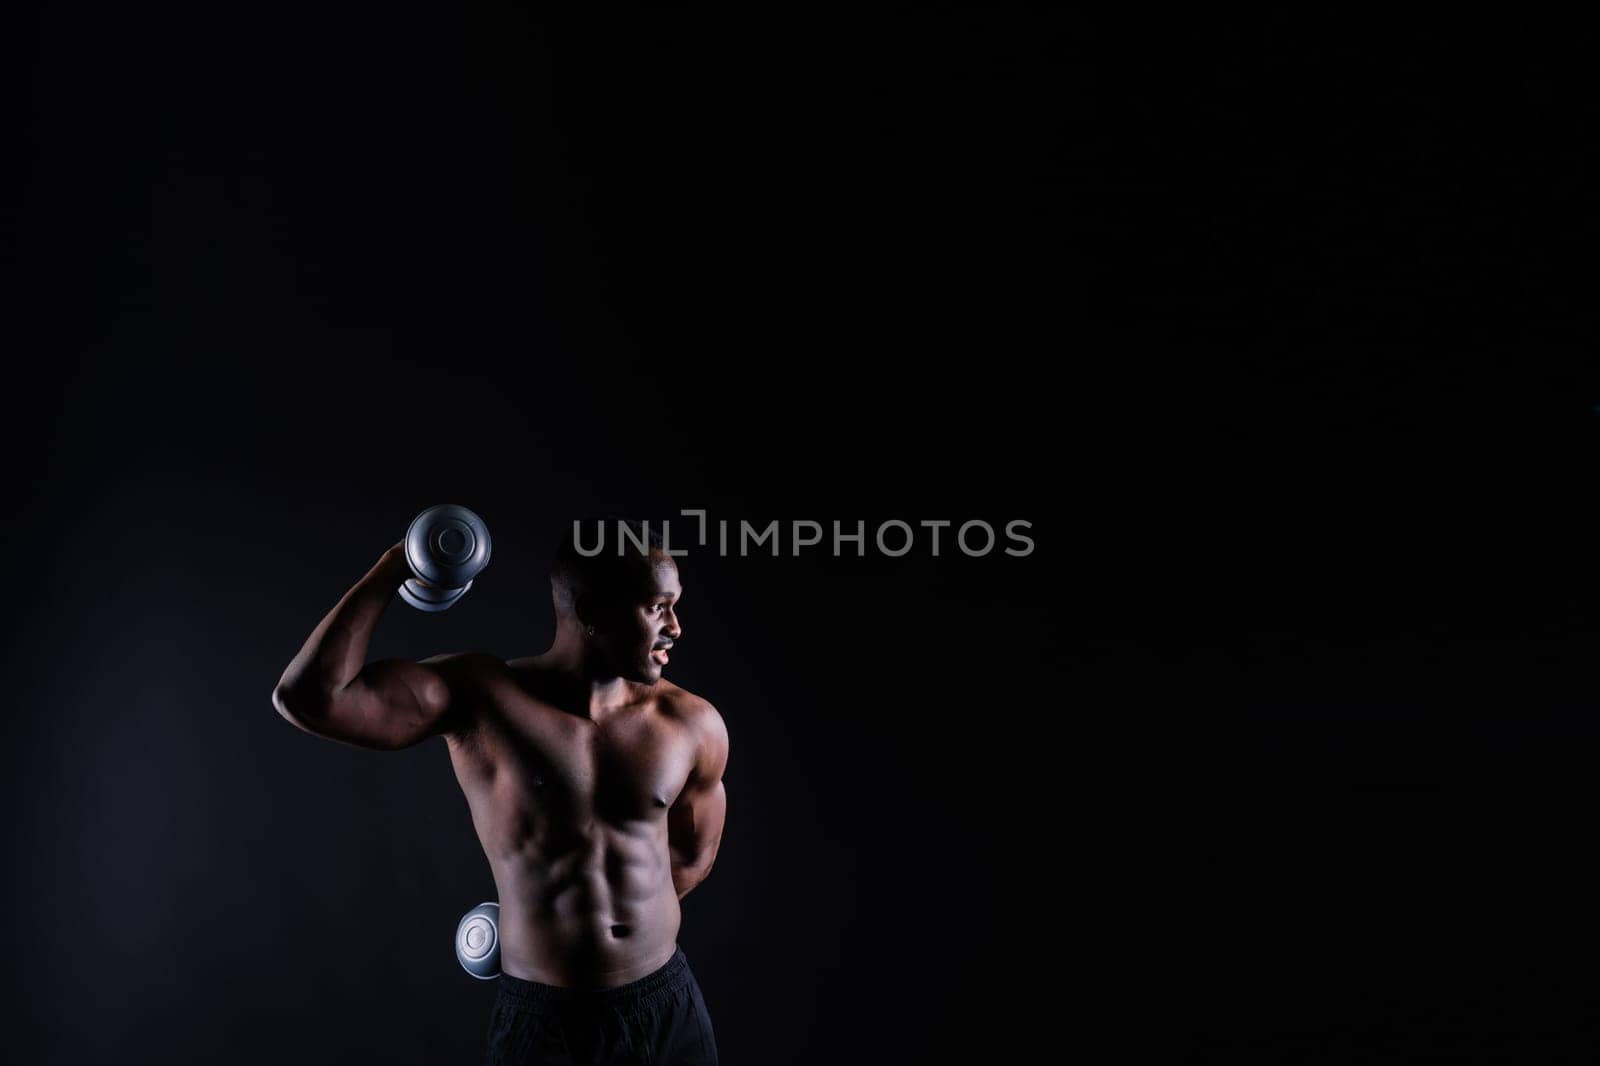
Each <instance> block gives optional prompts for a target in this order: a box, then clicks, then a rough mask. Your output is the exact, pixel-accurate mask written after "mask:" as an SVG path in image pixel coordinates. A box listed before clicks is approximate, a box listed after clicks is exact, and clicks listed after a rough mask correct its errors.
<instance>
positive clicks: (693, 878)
mask: <svg viewBox="0 0 1600 1066" xmlns="http://www.w3.org/2000/svg"><path fill="white" fill-rule="evenodd" d="M710 872H711V864H710V863H700V864H695V865H683V866H678V865H674V866H673V867H672V887H673V888H675V889H677V892H678V898H679V899H682V898H683V897H684V896H687V895H688V894H689V892H690V891H691V890H692V889H693V888H694V886H696V885H698V884H699V883H700V882H701V881H704V880H705V879H706V875H707V874H709V873H710Z"/></svg>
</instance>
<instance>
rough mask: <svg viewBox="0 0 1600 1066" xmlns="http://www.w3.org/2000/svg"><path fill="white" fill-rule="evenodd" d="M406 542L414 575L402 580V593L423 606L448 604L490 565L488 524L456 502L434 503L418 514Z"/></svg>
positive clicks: (428, 608) (436, 607)
mask: <svg viewBox="0 0 1600 1066" xmlns="http://www.w3.org/2000/svg"><path fill="white" fill-rule="evenodd" d="M405 546H406V547H405V551H406V564H407V565H408V566H410V567H411V573H412V575H413V576H412V577H411V578H410V579H409V580H407V581H406V582H405V584H403V585H401V586H400V598H401V599H403V600H405V601H406V602H407V603H409V604H410V605H411V606H413V607H415V608H416V609H417V610H419V611H444V610H448V609H449V608H450V606H451V605H452V604H454V603H455V602H456V601H457V600H459V599H460V598H461V597H463V596H465V595H466V594H467V590H468V589H469V588H471V587H472V579H473V578H474V577H476V576H477V575H478V573H479V571H481V570H482V569H483V568H484V567H486V566H488V565H489V549H490V543H489V527H488V526H486V525H484V524H483V519H481V518H479V517H478V516H477V515H476V514H474V513H472V512H471V511H469V510H468V509H467V508H465V507H461V506H458V505H456V504H453V503H441V504H439V505H437V506H435V507H430V508H428V509H427V510H426V511H423V512H422V513H421V514H419V515H417V517H416V518H413V519H412V520H411V526H410V528H408V529H407V530H406V539H405Z"/></svg>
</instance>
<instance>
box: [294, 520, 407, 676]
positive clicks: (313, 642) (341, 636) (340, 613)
mask: <svg viewBox="0 0 1600 1066" xmlns="http://www.w3.org/2000/svg"><path fill="white" fill-rule="evenodd" d="M410 576H411V570H410V567H408V566H407V565H406V560H405V550H404V547H403V546H402V545H400V544H396V545H395V546H394V547H392V548H390V549H389V550H388V551H386V552H384V553H383V555H382V556H381V557H380V558H379V559H378V561H377V563H375V564H374V565H373V567H372V569H370V570H368V571H367V573H366V575H365V576H364V577H362V578H361V580H360V581H358V582H356V583H355V585H353V586H352V587H351V588H350V590H349V591H348V592H346V593H345V594H344V596H343V597H341V598H340V600H339V602H338V603H337V604H335V605H334V607H333V609H332V610H331V611H329V612H328V613H327V615H326V616H325V617H324V618H323V619H322V621H321V622H319V623H317V628H315V629H313V630H312V631H311V636H309V637H307V638H306V642H305V645H304V646H303V647H301V649H300V652H299V654H297V655H296V656H295V657H294V659H292V660H291V661H290V663H289V666H288V668H287V669H285V670H284V672H283V677H282V678H281V679H280V680H279V681H278V688H279V690H281V691H284V692H289V693H307V694H312V695H326V694H327V693H330V692H337V691H338V690H340V689H342V688H344V687H345V686H346V685H348V684H349V683H350V682H351V680H352V679H354V678H355V676H356V675H357V674H359V673H360V672H361V668H362V667H363V666H364V665H365V664H366V659H367V647H368V645H369V644H370V643H371V641H372V632H373V630H374V629H376V628H377V625H378V619H379V617H381V616H382V614H383V612H384V609H385V608H386V607H388V606H389V603H390V601H391V600H392V599H393V598H394V593H395V589H397V588H399V587H400V585H401V584H403V583H404V582H405V580H406V579H407V578H409V577H410Z"/></svg>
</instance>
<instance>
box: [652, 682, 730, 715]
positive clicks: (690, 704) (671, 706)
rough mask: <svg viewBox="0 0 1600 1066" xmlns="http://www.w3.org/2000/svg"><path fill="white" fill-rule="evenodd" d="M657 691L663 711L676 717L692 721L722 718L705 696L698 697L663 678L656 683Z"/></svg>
mask: <svg viewBox="0 0 1600 1066" xmlns="http://www.w3.org/2000/svg"><path fill="white" fill-rule="evenodd" d="M655 690H656V691H655V695H656V699H657V700H658V701H659V702H660V705H661V707H662V709H663V710H665V711H667V712H668V713H669V714H672V715H674V716H676V717H679V718H683V719H686V720H690V721H693V720H699V719H704V718H706V717H708V716H712V715H715V716H716V717H718V718H720V717H721V715H720V714H719V713H718V712H717V709H716V708H715V707H713V706H712V705H711V701H710V700H708V699H706V698H705V697H704V696H697V695H695V694H694V693H693V692H690V691H689V690H688V689H686V688H681V687H679V686H678V685H674V684H673V683H672V682H671V681H668V680H667V679H666V678H662V679H661V680H659V681H657V682H656V683H655Z"/></svg>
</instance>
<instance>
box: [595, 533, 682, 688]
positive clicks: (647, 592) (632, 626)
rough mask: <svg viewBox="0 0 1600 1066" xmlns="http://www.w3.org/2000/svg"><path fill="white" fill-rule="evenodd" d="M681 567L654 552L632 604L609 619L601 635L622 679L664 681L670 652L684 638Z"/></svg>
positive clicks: (619, 608) (621, 607)
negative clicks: (680, 608)
mask: <svg viewBox="0 0 1600 1066" xmlns="http://www.w3.org/2000/svg"><path fill="white" fill-rule="evenodd" d="M682 595H683V586H682V585H680V584H679V583H678V566H677V564H676V563H674V562H673V561H672V557H671V556H670V555H666V554H664V553H662V552H654V553H652V554H651V556H650V561H649V566H648V567H647V568H646V569H645V570H644V572H643V573H642V574H641V575H640V583H639V585H638V587H637V589H636V591H635V594H634V595H633V596H630V597H629V602H627V603H625V604H620V605H619V606H618V610H617V611H616V612H615V613H614V614H613V615H611V616H610V617H608V618H607V619H606V624H605V625H604V626H603V627H602V631H601V633H600V634H598V635H599V636H600V638H601V640H602V645H603V647H604V648H605V651H606V657H607V658H608V659H609V660H610V662H611V664H612V666H613V667H614V668H615V669H616V671H617V673H618V675H619V676H621V677H624V678H627V679H628V680H629V681H636V682H639V683H641V684H646V685H649V684H654V683H655V682H656V681H659V680H660V679H661V672H662V670H663V668H664V667H665V666H666V665H667V659H668V649H669V648H671V647H672V645H673V644H674V643H675V642H676V641H677V640H678V638H679V637H680V636H682V635H683V629H682V627H680V626H679V625H678V614H677V605H678V599H679V597H681V596H682Z"/></svg>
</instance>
